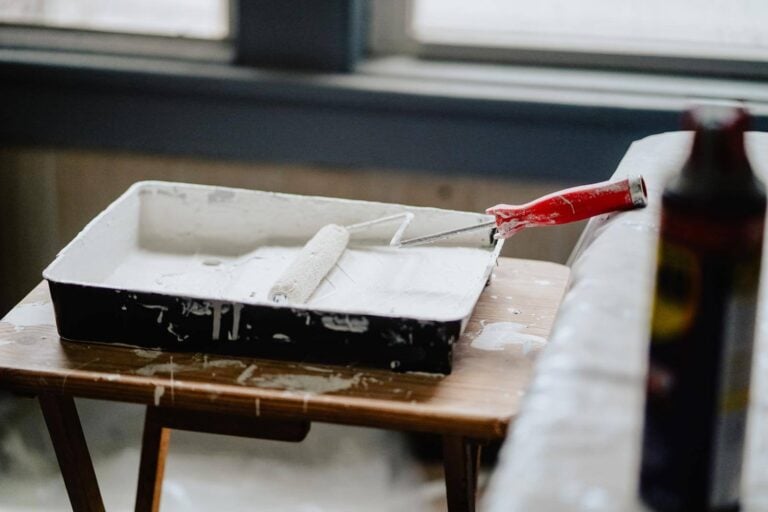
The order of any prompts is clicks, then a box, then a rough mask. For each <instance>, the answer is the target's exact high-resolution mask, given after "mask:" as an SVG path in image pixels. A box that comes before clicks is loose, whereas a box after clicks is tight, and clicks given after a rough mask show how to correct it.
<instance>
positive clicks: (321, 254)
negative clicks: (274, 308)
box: [269, 224, 349, 304]
mask: <svg viewBox="0 0 768 512" xmlns="http://www.w3.org/2000/svg"><path fill="white" fill-rule="evenodd" d="M347 243H349V231H348V230H347V228H345V227H342V226H338V225H336V224H328V225H327V226H323V227H322V228H321V229H320V231H318V232H317V233H316V234H315V236H313V237H312V238H311V239H310V240H309V242H307V244H306V245H305V246H304V247H303V248H302V249H301V251H300V252H299V254H298V256H296V259H295V260H293V262H292V263H291V264H290V265H289V266H288V268H287V269H286V270H285V272H283V274H282V275H281V276H280V277H279V278H278V279H277V281H275V284H274V285H273V286H272V288H271V289H270V290H269V299H270V300H272V301H274V302H277V303H280V304H282V303H292V304H302V303H304V302H306V301H307V300H308V299H309V298H310V297H311V296H312V293H314V291H315V289H316V288H317V286H318V285H319V284H320V281H322V280H323V278H324V277H325V276H326V275H328V272H329V271H330V270H331V269H332V268H333V266H334V265H335V264H336V262H337V261H338V260H339V257H340V256H341V254H342V253H343V252H344V249H346V247H347Z"/></svg>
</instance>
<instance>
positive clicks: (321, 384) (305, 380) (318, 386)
mask: <svg viewBox="0 0 768 512" xmlns="http://www.w3.org/2000/svg"><path fill="white" fill-rule="evenodd" d="M244 373H245V372H244ZM241 377H242V375H241ZM362 378H363V374H362V373H357V374H355V375H353V376H352V377H342V376H341V375H303V374H290V373H283V374H279V375H265V376H262V377H255V378H252V379H250V380H248V382H251V383H253V384H258V385H259V387H262V388H270V389H284V390H285V391H303V392H305V393H311V394H323V393H333V392H336V391H343V390H345V389H349V388H352V387H354V386H357V385H358V384H360V382H361V380H362ZM238 381H240V379H238ZM243 382H245V380H244V381H243Z"/></svg>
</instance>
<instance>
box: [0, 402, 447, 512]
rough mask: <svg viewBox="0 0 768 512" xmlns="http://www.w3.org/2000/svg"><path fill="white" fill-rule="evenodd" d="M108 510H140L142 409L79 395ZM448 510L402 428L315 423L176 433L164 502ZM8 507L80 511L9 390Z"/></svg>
mask: <svg viewBox="0 0 768 512" xmlns="http://www.w3.org/2000/svg"><path fill="white" fill-rule="evenodd" d="M77 406H78V411H79V413H80V416H81V420H82V423H83V429H84V431H85V435H86V439H87V441H88V444H89V448H90V450H91V453H92V455H93V459H94V465H95V468H96V474H97V477H98V479H99V484H100V486H101V490H102V496H103V499H104V502H105V506H106V508H107V510H110V511H122V510H126V511H127V510H132V509H133V503H134V497H135V496H134V493H135V489H136V478H137V471H138V463H139V451H138V446H139V442H140V439H141V428H142V423H143V408H142V407H140V406H137V405H128V404H113V403H108V402H102V401H96V400H78V401H77ZM214 509H215V510H220V511H228V510H232V511H236V510H237V511H239V510H246V509H248V510H270V511H277V512H325V511H328V512H330V511H338V512H345V511H359V510H366V511H374V512H376V511H381V512H385V511H401V510H445V491H444V488H443V481H442V471H441V470H440V467H439V466H437V465H435V464H434V463H432V464H425V463H422V462H419V461H417V460H416V459H414V457H413V456H412V455H410V453H409V452H408V450H407V449H406V444H405V439H404V437H403V436H402V435H400V434H397V433H393V432H386V431H378V430H372V429H363V428H352V427H340V426H333V425H321V424H315V425H313V426H312V430H311V431H310V434H309V436H308V437H307V439H306V440H305V441H304V442H303V443H300V444H289V443H280V442H275V441H256V440H251V439H240V438H232V437H225V436H215V435H208V434H196V433H189V432H174V433H173V435H172V438H171V449H170V452H169V458H168V463H167V466H166V477H165V482H164V487H163V501H162V510H163V511H164V512H167V511H174V510H180V511H181V510H183V511H198V510H199V511H204V510H214ZM0 510H3V511H5V512H22V511H33V510H34V511H40V510H45V511H58V510H61V511H68V510H71V509H70V507H69V502H68V500H67V496H66V491H65V489H64V485H63V482H62V480H61V477H60V475H59V473H58V467H57V465H56V460H55V456H54V453H53V448H52V446H51V443H50V440H49V438H48V434H47V432H46V430H45V425H44V423H43V419H42V416H41V414H40V412H39V409H38V407H37V402H36V401H34V400H32V399H26V398H17V397H12V396H10V395H0Z"/></svg>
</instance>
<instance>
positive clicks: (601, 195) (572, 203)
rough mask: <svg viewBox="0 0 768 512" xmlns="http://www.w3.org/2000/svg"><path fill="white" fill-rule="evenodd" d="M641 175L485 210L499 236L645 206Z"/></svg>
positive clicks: (643, 183)
mask: <svg viewBox="0 0 768 512" xmlns="http://www.w3.org/2000/svg"><path fill="white" fill-rule="evenodd" d="M646 201H647V192H646V189H645V182H644V181H643V178H642V177H640V176H638V177H634V178H627V179H625V180H622V181H604V182H601V183H594V184H592V185H583V186H580V187H573V188H569V189H565V190H561V191H559V192H553V193H552V194H548V195H546V196H544V197H541V198H539V199H536V200H534V201H531V202H530V203H526V204H523V205H509V204H499V205H496V206H494V207H492V208H488V209H487V210H486V211H485V212H486V213H487V214H489V215H494V216H495V217H496V228H497V229H498V232H499V236H501V237H502V238H509V237H510V236H512V235H514V234H515V233H517V232H518V231H521V230H523V229H525V228H529V227H533V226H547V225H555V224H567V223H569V222H575V221H577V220H583V219H588V218H590V217H594V216H595V215H600V214H603V213H608V212H613V211H617V210H629V209H632V208H640V207H643V206H645V204H646Z"/></svg>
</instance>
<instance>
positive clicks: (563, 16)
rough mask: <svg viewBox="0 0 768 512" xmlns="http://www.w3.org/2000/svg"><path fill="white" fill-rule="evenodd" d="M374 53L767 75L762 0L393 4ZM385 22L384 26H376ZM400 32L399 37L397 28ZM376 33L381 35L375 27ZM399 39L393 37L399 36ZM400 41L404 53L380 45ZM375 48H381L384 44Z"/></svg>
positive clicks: (766, 15)
mask: <svg viewBox="0 0 768 512" xmlns="http://www.w3.org/2000/svg"><path fill="white" fill-rule="evenodd" d="M395 3H399V4H400V7H399V8H398V9H399V10H398V9H394V8H393V7H392V6H391V5H390V6H387V7H382V6H380V5H379V3H378V2H376V3H375V7H377V9H378V11H379V15H378V18H379V19H378V20H376V18H375V20H376V23H377V24H379V25H380V27H379V29H378V30H379V32H380V33H381V32H382V31H384V32H385V33H386V34H389V37H388V38H387V36H381V35H379V39H380V40H379V41H378V42H376V39H374V41H375V43H376V44H378V48H382V46H383V47H384V50H385V51H391V50H393V49H394V50H396V51H400V52H402V51H409V52H410V53H417V54H419V55H421V56H426V57H447V58H452V59H457V58H458V59H461V60H492V61H508V62H521V63H527V64H556V65H565V66H571V67H587V68H589V67H611V68H623V69H636V70H637V69H639V70H642V71H646V70H661V71H673V72H690V71H694V72H704V73H706V74H721V75H739V76H743V77H747V78H754V77H756V76H757V75H768V72H767V71H766V67H768V66H767V65H768V31H766V30H765V26H764V25H765V22H766V20H768V2H764V1H762V0H709V1H707V2H701V1H699V0H675V1H668V0H645V1H643V2H637V1H635V0H613V1H612V2H605V1H603V0H537V1H536V2H530V1H521V0H473V1H472V2H467V1H464V0H410V1H407V0H400V2H395ZM386 16H388V17H389V19H388V20H385V19H382V18H383V17H386ZM398 23H399V24H400V28H399V29H398V28H397V25H398ZM382 26H383V27H384V28H383V29H382V28H381V27H382ZM398 30H399V32H398ZM397 38H408V39H409V43H408V44H407V45H404V44H399V45H398V46H394V45H390V46H389V47H387V44H386V41H387V40H388V39H389V40H390V41H391V40H394V39H397ZM382 40H383V41H384V44H382Z"/></svg>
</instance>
